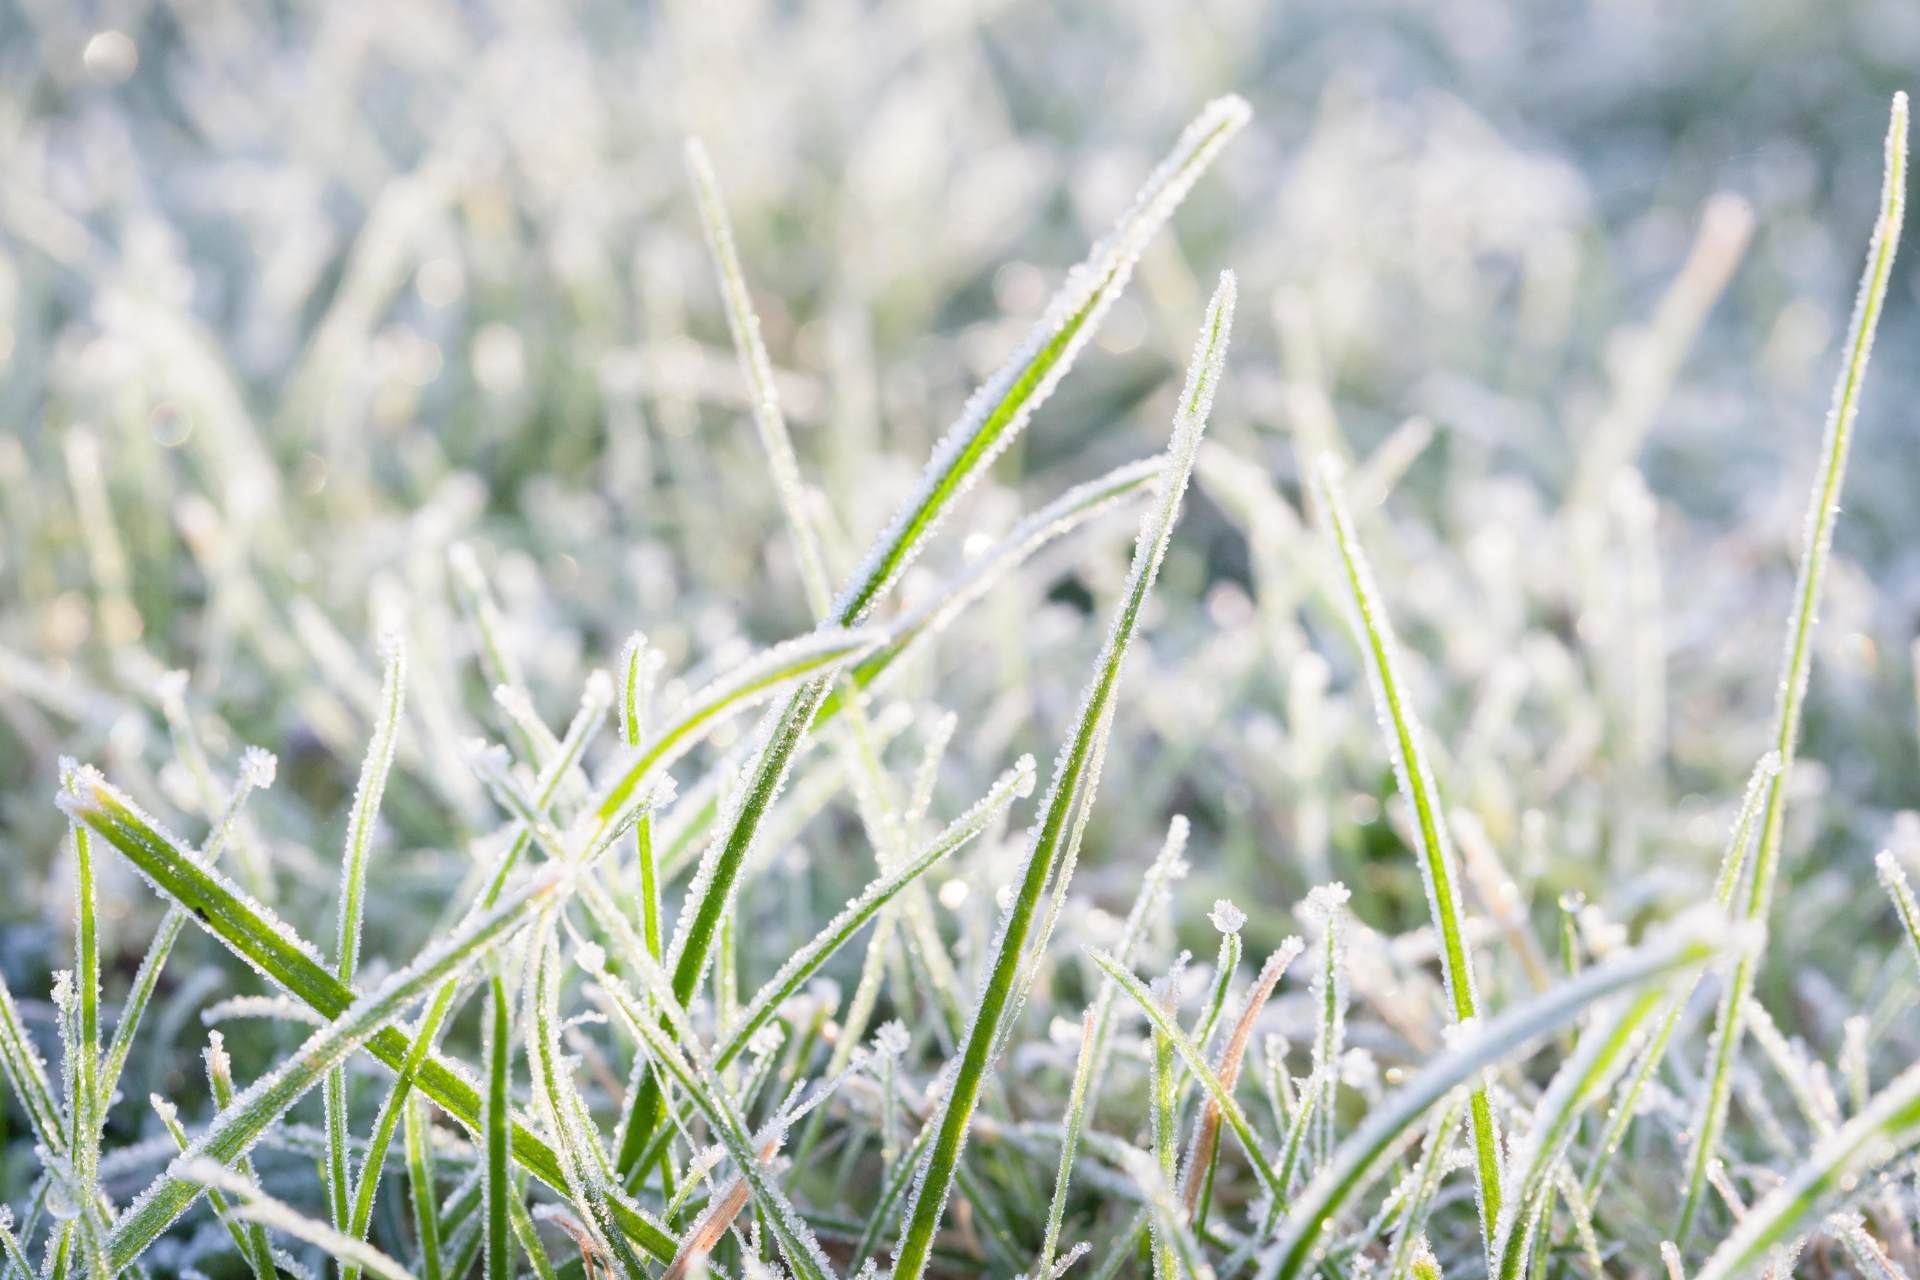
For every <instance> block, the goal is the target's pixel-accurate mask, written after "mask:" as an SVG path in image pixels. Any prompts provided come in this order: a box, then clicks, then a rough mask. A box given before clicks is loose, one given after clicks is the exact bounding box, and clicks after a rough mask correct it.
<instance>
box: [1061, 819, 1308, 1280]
mask: <svg viewBox="0 0 1920 1280" xmlns="http://www.w3.org/2000/svg"><path fill="white" fill-rule="evenodd" d="M1188 830H1189V827H1188V823H1187V820H1186V819H1185V818H1184V817H1181V816H1179V815H1177V814H1176V815H1175V816H1174V818H1173V820H1172V821H1171V822H1170V823H1168V824H1167V838H1166V840H1165V841H1164V842H1163V843H1162V844H1161V846H1160V852H1159V853H1158V854H1157V855H1155V857H1154V860H1153V863H1152V865H1151V866H1149V867H1148V868H1147V874H1146V876H1145V877H1144V878H1143V879H1142V881H1141V884H1140V893H1139V896H1137V897H1136V898H1135V899H1134V901H1133V909H1132V910H1131V911H1129V912H1128V913H1127V923H1126V925H1125V927H1124V928H1122V929H1121V931H1120V941H1119V942H1118V943H1117V944H1115V946H1114V949H1113V952H1112V955H1113V958H1114V959H1115V960H1116V961H1118V962H1119V964H1120V965H1122V966H1123V967H1125V966H1130V965H1132V963H1133V952H1134V948H1136V947H1137V946H1139V945H1140V939H1141V938H1142V937H1143V936H1144V935H1145V934H1146V931H1147V925H1148V919H1147V917H1148V916H1149V914H1150V913H1151V912H1152V911H1153V910H1154V908H1155V907H1156V906H1158V905H1159V903H1160V902H1161V900H1162V899H1163V898H1164V897H1165V895H1166V892H1167V885H1168V883H1169V882H1170V881H1171V880H1172V879H1173V878H1174V877H1175V875H1176V874H1184V873H1185V870H1186V864H1185V863H1184V862H1182V861H1181V860H1180V855H1181V854H1182V853H1183V852H1185V851H1186V847H1187V834H1188ZM1269 963H1271V961H1269ZM1113 997H1114V987H1113V985H1112V984H1111V983H1105V982H1103V983H1101V984H1100V994H1099V995H1097V996H1095V997H1094V1000H1093V1003H1092V1004H1091V1005H1090V1006H1088V1009H1087V1014H1086V1018H1085V1023H1086V1026H1085V1028H1084V1030H1083V1033H1082V1036H1083V1039H1082V1043H1081V1047H1080V1059H1079V1061H1078V1062H1076V1063H1075V1064H1074V1069H1073V1089H1072V1092H1071V1093H1070V1094H1069V1095H1068V1099H1067V1113H1066V1115H1065V1117H1064V1118H1063V1119H1062V1121H1061V1126H1060V1127H1061V1136H1060V1167H1059V1170H1058V1172H1057V1173H1056V1174H1055V1175H1054V1183H1053V1201H1052V1203H1051V1204H1050V1205H1049V1206H1048V1208H1047V1233H1046V1237H1045V1240H1044V1242H1043V1243H1042V1244H1041V1246H1040V1257H1039V1260H1038V1261H1037V1262H1036V1263H1035V1265H1034V1268H1033V1272H1032V1274H1033V1275H1035V1276H1044V1275H1047V1274H1048V1273H1050V1272H1051V1271H1052V1270H1053V1259H1054V1254H1055V1252H1056V1251H1057V1250H1058V1249H1059V1247H1060V1228H1061V1224H1062V1223H1063V1221H1064V1220H1065V1217H1066V1210H1067V1188H1068V1186H1069V1185H1070V1183H1071V1180H1072V1177H1071V1175H1072V1173H1073V1161H1074V1157H1075V1155H1076V1154H1077V1152H1078V1149H1079V1145H1080V1132H1081V1129H1082V1128H1083V1126H1084V1125H1085V1124H1086V1122H1087V1120H1088V1119H1090V1118H1091V1117H1092V1115H1093V1113H1094V1110H1095V1108H1096V1107H1097V1105H1098V1100H1099V1096H1100V1085H1101V1082H1102V1081H1103V1080H1104V1079H1105V1078H1106V1060H1107V1054H1108V1051H1109V1050H1110V1048H1111V1046H1112V1043H1113Z"/></svg>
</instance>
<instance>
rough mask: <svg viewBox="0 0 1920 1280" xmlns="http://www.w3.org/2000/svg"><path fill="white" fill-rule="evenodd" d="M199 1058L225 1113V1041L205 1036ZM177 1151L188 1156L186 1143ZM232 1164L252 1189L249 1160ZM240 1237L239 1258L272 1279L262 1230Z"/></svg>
mask: <svg viewBox="0 0 1920 1280" xmlns="http://www.w3.org/2000/svg"><path fill="white" fill-rule="evenodd" d="M201 1057H202V1059H203V1060H204V1061H205V1062H206V1067H207V1084H208V1086H209V1087H210V1090H211V1092H212V1094H213V1104H214V1107H215V1108H216V1110H218V1111H225V1110H226V1109H227V1108H228V1107H230V1106H232V1105H233V1059H232V1058H230V1057H229V1056H228V1055H227V1048H226V1042H225V1039H224V1038H223V1037H222V1036H221V1034H220V1033H219V1032H218V1031H215V1032H213V1033H212V1034H211V1035H209V1036H208V1037H207V1047H206V1049H205V1051H204V1052H203V1053H202V1054H201ZM180 1150H181V1153H182V1154H183V1155H186V1154H188V1153H189V1151H190V1146H189V1144H187V1143H184V1142H183V1143H181V1144H180ZM233 1163H234V1172H235V1173H236V1174H238V1175H239V1176H240V1177H241V1178H243V1179H245V1180H246V1181H247V1182H249V1183H252V1184H253V1185H255V1186H258V1185H259V1182H260V1179H259V1176H258V1175H257V1174H255V1173H254V1171H253V1161H252V1159H251V1158H250V1157H248V1156H246V1155H242V1156H241V1157H240V1158H239V1159H238V1160H236V1161H234V1162H233ZM242 1234H244V1235H245V1237H246V1247H245V1248H244V1249H242V1250H241V1254H242V1256H244V1257H246V1258H247V1259H248V1260H249V1261H250V1262H251V1263H252V1264H253V1268H254V1271H255V1273H256V1274H257V1275H259V1276H260V1278H261V1280H273V1274H274V1272H273V1248H272V1246H271V1245H270V1244H268V1242H267V1232H266V1228H264V1227H262V1226H260V1225H259V1224H258V1223H255V1224H254V1225H252V1226H249V1227H247V1228H245V1229H244V1231H243V1233H242Z"/></svg>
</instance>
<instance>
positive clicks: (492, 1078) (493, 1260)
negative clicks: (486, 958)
mask: <svg viewBox="0 0 1920 1280" xmlns="http://www.w3.org/2000/svg"><path fill="white" fill-rule="evenodd" d="M485 1017H486V1020H487V1021H486V1035H485V1037H484V1045H483V1047H484V1048H485V1050H486V1055H487V1110H486V1117H485V1118H486V1130H485V1137H484V1139H483V1143H482V1150H481V1155H482V1158H483V1159H485V1160H486V1168H487V1172H486V1205H487V1280H509V1277H510V1276H511V1275H512V1274H513V1253H512V1244H511V1243H510V1242H509V1240H508V1238H507V1232H508V1230H509V1225H510V1224H509V1222H508V1216H509V1215H508V1212H507V1202H508V1201H509V1200H513V1201H515V1202H516V1203H517V1202H518V1196H517V1195H516V1193H515V1192H514V1189H513V1186H512V1175H511V1172H510V1170H509V1168H508V1164H507V1159H508V1146H507V1130H508V1127H509V1126H510V1125H511V1124H512V1116H511V1115H510V1114H509V1112H508V1110H507V1089H508V1078H507V1077H508V1074H509V1070H510V1068H511V1064H512V1059H513V1041H512V1038H511V1034H510V1032H509V1030H508V1026H507V1020H508V1011H507V988H506V983H505V982H503V981H502V980H501V978H500V976H499V975H498V974H494V975H492V977H491V979H490V990H489V991H488V997H487V1009H486V1014H485ZM525 1211H526V1209H525V1206H521V1212H523V1213H524V1212H525ZM539 1260H544V1254H542V1255H540V1259H539Z"/></svg>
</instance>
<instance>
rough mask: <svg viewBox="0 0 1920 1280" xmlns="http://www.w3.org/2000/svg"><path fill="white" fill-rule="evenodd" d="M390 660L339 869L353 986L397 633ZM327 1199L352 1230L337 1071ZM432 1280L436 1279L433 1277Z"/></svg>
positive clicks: (331, 1089)
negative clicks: (378, 716) (378, 715)
mask: <svg viewBox="0 0 1920 1280" xmlns="http://www.w3.org/2000/svg"><path fill="white" fill-rule="evenodd" d="M381 649H382V650H383V656H384V657H385V659H386V674H385V676H384V678H383V680H382V682H381V688H380V718H379V719H378V720H377V721H375V722H374V727H373V739H372V741H370V742H369V743H368V744H367V756H366V759H365V760H364V761H363V762H362V763H361V765H360V781H359V783H358V785H357V786H356V787H355V788H354V793H353V808H352V809H351V810H350V811H349V813H348V817H347V847H346V853H345V856H344V857H343V858H342V859H341V867H340V917H339V921H338V925H339V934H338V937H337V939H336V941H335V946H334V957H335V961H334V971H335V972H336V973H337V974H338V975H339V978H340V981H341V982H343V983H345V984H346V985H348V986H352V985H353V973H354V969H355V967H356V966H357V964H358V963H359V958H360V922H361V919H362V917H363V916H364V915H365V913H366V902H365V898H366V887H367V859H368V857H369V855H370V854H371V853H372V851H373V828H374V824H375V823H376V822H378V821H379V818H380V800H381V797H382V796H384V795H385V794H386V790H387V774H388V772H389V771H390V770H391V769H392V768H393V753H394V748H395V747H396V746H397V745H398V744H399V741H400V718H401V715H402V714H403V712H404V710H405V707H406V698H407V648H406V641H405V640H403V639H402V638H401V637H400V636H399V635H398V634H395V635H391V636H388V637H386V638H385V639H383V640H382V641H381ZM325 1099H326V1118H327V1199H328V1203H329V1204H330V1205H331V1206H332V1209H333V1226H334V1230H336V1231H345V1230H347V1229H348V1227H349V1225H350V1223H351V1221H352V1217H353V1208H352V1203H351V1196H350V1193H349V1190H348V1187H349V1174H350V1170H349V1169H348V1167H347V1166H348V1163H349V1162H348V1156H347V1076H346V1071H345V1069H344V1068H339V1067H336V1068H335V1069H334V1070H333V1071H332V1072H331V1073H329V1074H328V1076H327V1085H326V1093H325ZM428 1280H438V1277H434V1276H429V1277H428Z"/></svg>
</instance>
